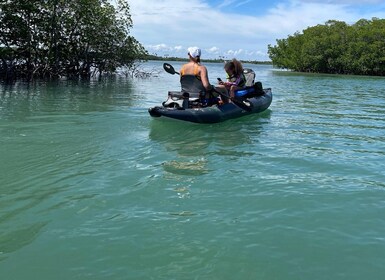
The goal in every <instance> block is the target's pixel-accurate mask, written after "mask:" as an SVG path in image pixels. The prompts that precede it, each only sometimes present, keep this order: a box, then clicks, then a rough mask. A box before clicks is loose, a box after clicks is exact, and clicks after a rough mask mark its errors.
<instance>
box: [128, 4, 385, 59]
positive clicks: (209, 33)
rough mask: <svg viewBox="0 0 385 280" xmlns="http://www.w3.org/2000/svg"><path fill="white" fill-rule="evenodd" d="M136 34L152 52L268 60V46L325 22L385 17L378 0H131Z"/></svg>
mask: <svg viewBox="0 0 385 280" xmlns="http://www.w3.org/2000/svg"><path fill="white" fill-rule="evenodd" d="M128 2H129V3H130V8H131V15H132V19H133V21H134V27H133V29H132V31H131V33H132V35H133V36H134V37H135V38H136V39H137V40H139V42H141V43H142V44H143V45H144V46H145V47H146V49H147V50H148V51H149V53H151V54H157V55H162V56H164V55H169V56H177V57H185V56H186V54H187V48H188V47H189V46H198V47H200V48H201V49H202V58H218V57H225V58H233V57H236V58H239V59H247V60H268V59H269V58H268V55H267V46H268V44H272V45H274V44H275V42H276V39H282V38H286V37H287V36H288V35H291V34H293V33H295V32H297V31H299V32H301V31H302V30H304V29H306V28H307V27H309V26H314V25H317V24H323V23H325V22H326V21H327V20H330V19H332V20H340V21H345V22H347V23H349V24H352V23H355V22H356V21H358V20H359V19H361V18H365V19H371V18H372V17H378V18H385V1H378V0H363V1H359V0H336V1H329V0H271V1H260V0H206V1H205V0H189V1H185V0H129V1H128Z"/></svg>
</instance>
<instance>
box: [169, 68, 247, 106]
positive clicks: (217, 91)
mask: <svg viewBox="0 0 385 280" xmlns="http://www.w3.org/2000/svg"><path fill="white" fill-rule="evenodd" d="M163 69H164V70H165V71H166V72H167V73H169V74H171V75H175V74H178V75H180V74H179V72H177V71H175V69H174V67H173V66H172V65H171V64H169V63H163ZM213 91H215V92H216V93H218V94H219V95H221V96H223V97H226V98H227V99H230V100H231V101H233V103H234V104H235V105H237V106H238V107H240V108H241V109H243V110H245V111H251V110H252V106H251V104H250V103H249V104H250V105H247V104H245V103H243V102H242V101H239V100H236V99H235V98H231V97H230V96H229V95H228V94H225V93H223V92H221V91H219V90H216V89H215V87H214V86H213Z"/></svg>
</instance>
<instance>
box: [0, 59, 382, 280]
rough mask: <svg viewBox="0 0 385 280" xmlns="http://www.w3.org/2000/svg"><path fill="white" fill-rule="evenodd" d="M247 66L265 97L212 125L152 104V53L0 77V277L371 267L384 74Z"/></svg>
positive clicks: (248, 275) (317, 275) (299, 272)
mask: <svg viewBox="0 0 385 280" xmlns="http://www.w3.org/2000/svg"><path fill="white" fill-rule="evenodd" d="M172 64H173V65H174V66H175V68H176V69H179V67H180V65H181V64H180V63H177V62H174V63H172ZM246 66H248V67H251V68H253V69H254V70H255V72H256V74H257V79H258V80H260V81H262V83H263V85H264V86H265V87H271V88H272V89H273V95H274V98H273V103H272V105H271V107H270V108H269V110H267V111H266V112H264V113H262V114H259V115H252V116H246V117H244V118H240V119H236V120H230V121H227V122H224V123H220V124H210V125H199V124H190V123H183V122H176V121H161V120H158V119H152V118H151V117H150V116H149V115H148V112H147V109H148V108H149V107H151V106H155V105H158V104H160V103H161V102H162V101H164V99H165V97H166V93H167V91H168V90H175V89H178V88H179V80H178V76H176V75H174V76H172V75H169V74H167V73H164V72H163V71H161V70H162V67H161V62H148V63H147V64H145V65H144V67H146V68H147V69H157V70H159V71H160V72H159V74H158V75H157V76H156V77H153V78H150V79H147V80H135V79H134V80H127V79H125V78H117V79H103V80H101V81H92V82H88V83H86V82H70V81H60V82H57V83H34V84H33V85H29V86H28V85H26V84H23V83H17V84H15V85H13V86H4V85H2V86H1V87H0V158H1V161H0V167H1V168H0V170H1V177H0V275H2V277H1V278H2V279H17V280H18V279H285V280H286V279H293V280H297V279H382V275H383V274H384V273H385V269H384V265H383V260H384V259H385V253H384V252H385V239H384V236H385V220H384V215H383V213H385V199H384V196H385V193H384V191H385V183H384V182H385V175H384V167H385V166H384V165H385V164H384V159H385V152H384V151H385V144H384V143H385V129H384V128H385V96H384V91H383V84H384V79H383V78H377V77H360V76H358V77H357V76H332V75H314V74H298V73H291V72H285V71H277V70H273V69H272V68H271V66H258V65H246ZM207 67H208V70H209V78H210V80H211V82H212V83H215V81H216V77H222V78H224V72H223V69H222V65H220V64H207Z"/></svg>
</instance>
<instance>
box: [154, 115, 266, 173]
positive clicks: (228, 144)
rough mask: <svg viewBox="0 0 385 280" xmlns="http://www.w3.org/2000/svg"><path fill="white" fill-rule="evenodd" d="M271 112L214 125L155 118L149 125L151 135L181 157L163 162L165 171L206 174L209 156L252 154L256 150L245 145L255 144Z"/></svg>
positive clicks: (169, 150)
mask: <svg viewBox="0 0 385 280" xmlns="http://www.w3.org/2000/svg"><path fill="white" fill-rule="evenodd" d="M270 115H271V111H270V110H268V111H266V112H265V113H263V114H260V115H258V116H256V115H254V116H253V115H251V116H247V117H244V118H240V119H236V120H231V121H227V122H224V123H219V124H212V125H201V124H193V123H186V122H180V121H174V120H168V119H162V120H157V119H155V120H152V122H151V124H150V133H149V138H150V139H151V140H153V141H156V142H158V143H161V144H162V145H163V146H164V147H165V148H166V150H167V151H168V152H176V153H177V155H178V156H179V158H178V159H173V160H171V161H166V162H164V163H163V168H164V170H165V171H167V172H171V173H174V174H179V175H203V174H207V173H209V172H210V169H209V168H208V159H207V157H208V156H210V157H211V156H221V157H223V156H234V157H242V156H250V155H253V154H254V152H253V151H250V149H245V148H244V147H248V146H249V145H252V143H253V141H254V139H256V138H258V137H259V135H260V134H261V132H262V131H263V125H264V123H265V122H266V120H269V119H270ZM257 141H258V140H257Z"/></svg>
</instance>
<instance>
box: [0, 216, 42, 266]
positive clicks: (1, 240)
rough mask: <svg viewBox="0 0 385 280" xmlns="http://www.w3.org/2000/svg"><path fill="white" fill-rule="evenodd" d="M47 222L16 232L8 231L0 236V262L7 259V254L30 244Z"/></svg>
mask: <svg viewBox="0 0 385 280" xmlns="http://www.w3.org/2000/svg"><path fill="white" fill-rule="evenodd" d="M46 224H47V222H40V223H36V224H32V225H30V226H27V227H23V228H20V229H16V230H13V231H11V230H8V231H7V232H6V233H5V234H1V235H0V261H1V260H3V259H5V258H6V257H7V254H9V253H12V252H14V251H17V250H19V249H20V248H23V247H24V246H26V245H28V244H30V243H32V242H33V241H34V240H35V239H36V238H37V236H38V235H39V233H40V231H41V230H42V228H43V227H44V226H45V225H46Z"/></svg>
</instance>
